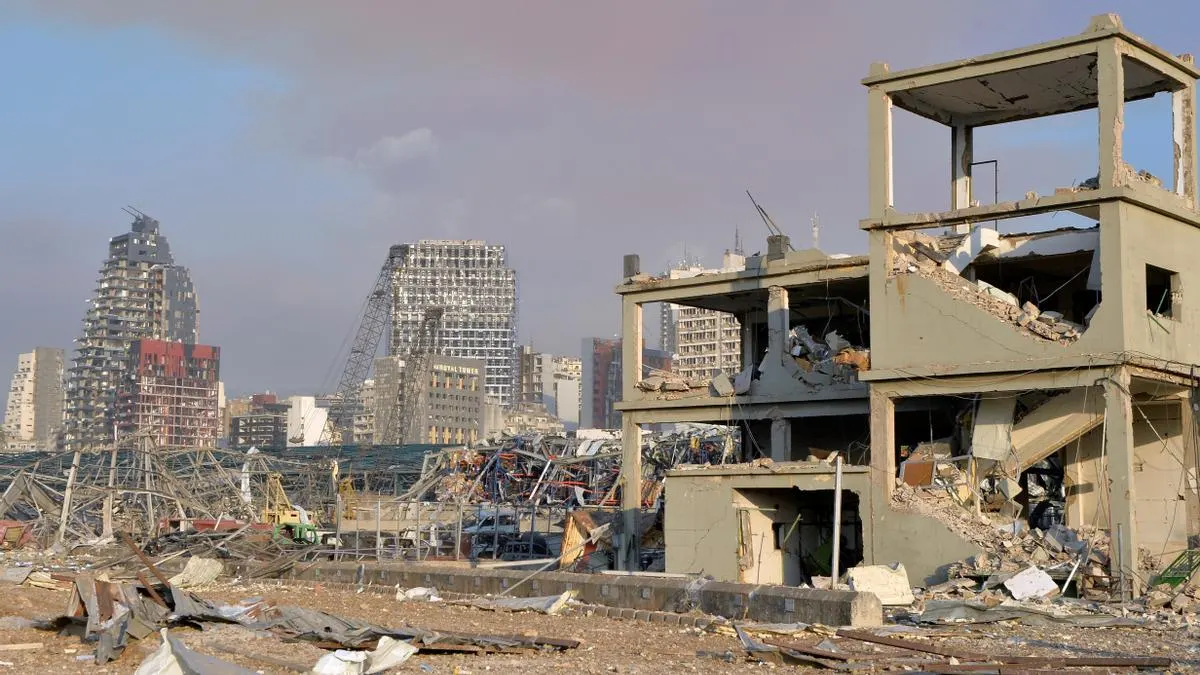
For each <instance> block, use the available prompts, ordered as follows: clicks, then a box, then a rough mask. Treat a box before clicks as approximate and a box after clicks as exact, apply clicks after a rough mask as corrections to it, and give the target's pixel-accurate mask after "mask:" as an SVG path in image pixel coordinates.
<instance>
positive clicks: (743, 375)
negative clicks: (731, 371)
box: [733, 368, 754, 396]
mask: <svg viewBox="0 0 1200 675" xmlns="http://www.w3.org/2000/svg"><path fill="white" fill-rule="evenodd" d="M752 382H754V371H753V370H752V369H751V368H747V369H745V370H743V371H742V372H740V373H738V374H737V377H735V378H733V393H734V394H736V395H738V396H745V395H746V394H749V393H750V385H751V383H752Z"/></svg>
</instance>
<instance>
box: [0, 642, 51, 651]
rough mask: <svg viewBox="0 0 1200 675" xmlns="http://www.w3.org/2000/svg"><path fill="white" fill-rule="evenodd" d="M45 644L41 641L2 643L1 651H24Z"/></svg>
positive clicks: (39, 647)
mask: <svg viewBox="0 0 1200 675" xmlns="http://www.w3.org/2000/svg"><path fill="white" fill-rule="evenodd" d="M43 646H44V645H43V644H42V643H41V642H18V643H16V644H11V645H0V652H24V651H32V650H34V649H41V648H42V647H43Z"/></svg>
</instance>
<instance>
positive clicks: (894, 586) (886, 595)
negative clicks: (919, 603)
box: [846, 562, 916, 606]
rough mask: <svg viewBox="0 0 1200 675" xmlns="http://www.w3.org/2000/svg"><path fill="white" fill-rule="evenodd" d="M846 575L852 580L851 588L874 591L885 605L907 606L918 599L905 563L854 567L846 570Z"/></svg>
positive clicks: (868, 591) (863, 591) (864, 591)
mask: <svg viewBox="0 0 1200 675" xmlns="http://www.w3.org/2000/svg"><path fill="white" fill-rule="evenodd" d="M846 576H847V577H848V580H849V582H850V590H852V591H858V592H860V593H874V594H875V595H877V596H878V597H879V602H880V603H881V604H883V605H884V606H896V605H904V606H907V605H911V604H912V603H913V602H914V601H915V600H916V598H914V597H913V593H912V586H910V585H909V584H908V572H907V571H905V569H904V563H898V562H897V563H892V564H890V565H864V566H861V567H854V568H851V569H850V571H848V572H846Z"/></svg>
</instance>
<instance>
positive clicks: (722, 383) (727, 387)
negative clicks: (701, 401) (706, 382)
mask: <svg viewBox="0 0 1200 675" xmlns="http://www.w3.org/2000/svg"><path fill="white" fill-rule="evenodd" d="M712 389H713V393H715V394H716V395H717V396H720V397H721V398H727V397H729V396H733V395H734V393H735V392H736V391H737V390H736V388H735V387H734V386H733V381H732V380H730V379H729V376H728V375H726V374H725V373H718V374H717V375H716V377H714V378H713V379H712Z"/></svg>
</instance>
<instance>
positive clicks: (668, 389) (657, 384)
mask: <svg viewBox="0 0 1200 675" xmlns="http://www.w3.org/2000/svg"><path fill="white" fill-rule="evenodd" d="M711 381H712V380H705V379H700V378H693V379H687V378H683V377H679V376H676V375H672V374H671V373H669V372H665V371H664V372H662V373H660V374H657V375H651V376H650V377H647V378H646V379H644V380H640V381H639V382H638V383H637V388H638V389H640V390H641V391H645V392H656V391H657V392H663V393H682V392H687V391H692V390H693V389H708V385H709V383H710V382H711Z"/></svg>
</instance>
